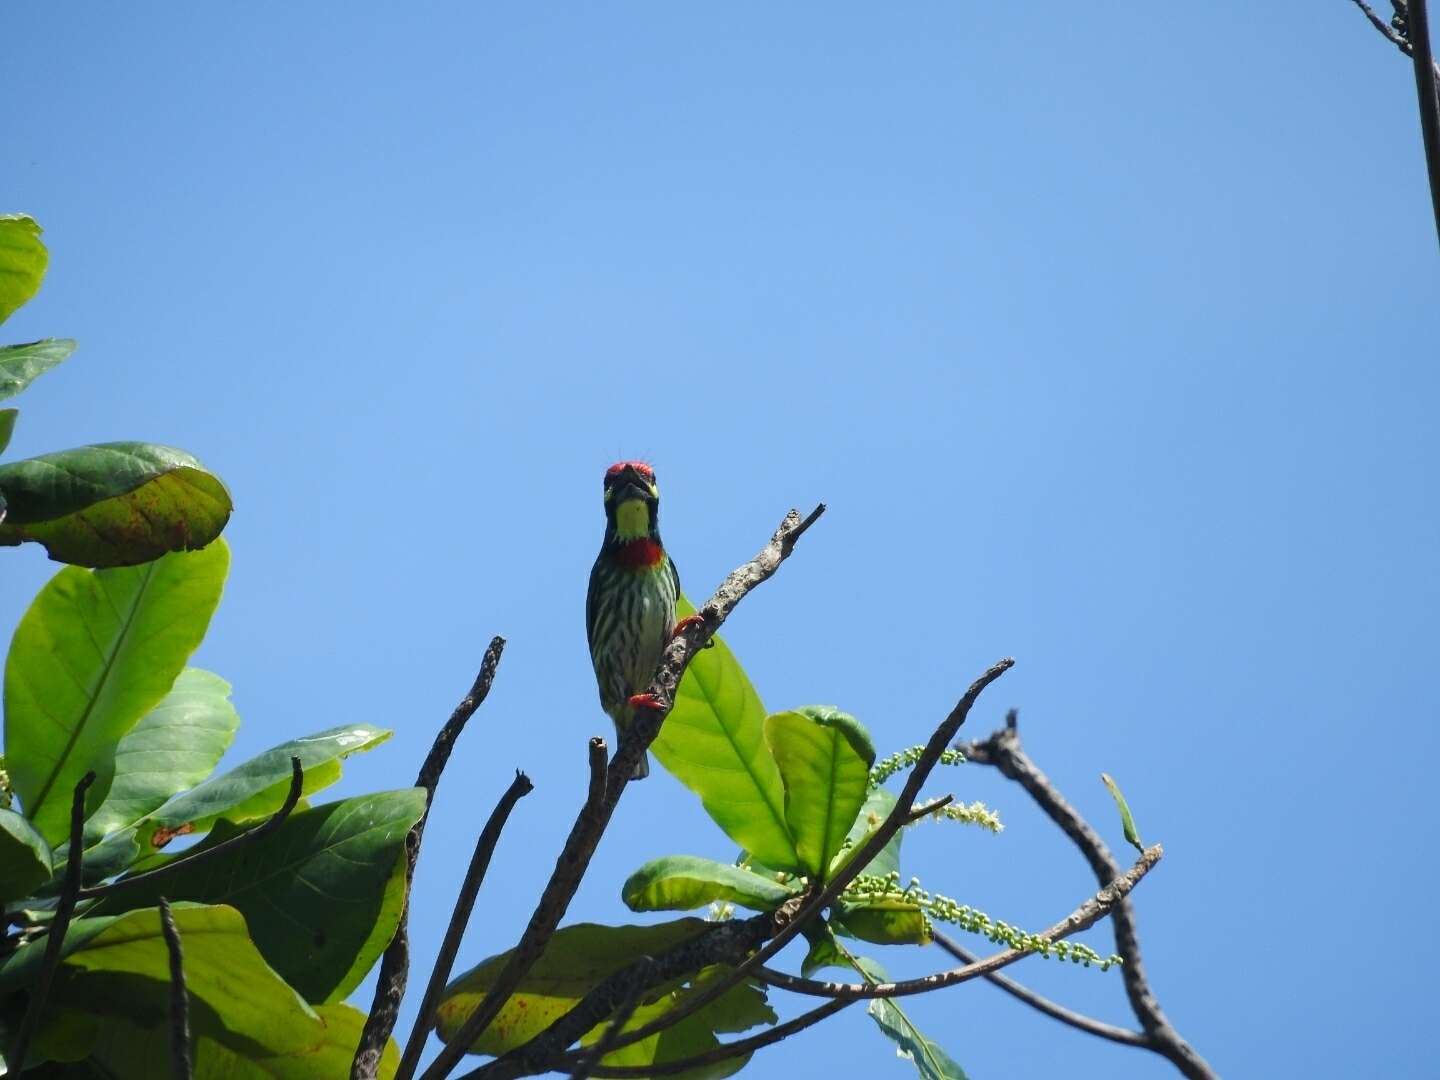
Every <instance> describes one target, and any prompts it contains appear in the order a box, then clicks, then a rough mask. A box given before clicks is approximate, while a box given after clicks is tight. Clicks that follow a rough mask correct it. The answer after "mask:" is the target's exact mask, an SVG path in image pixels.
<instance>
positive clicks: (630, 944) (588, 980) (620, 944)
mask: <svg viewBox="0 0 1440 1080" xmlns="http://www.w3.org/2000/svg"><path fill="white" fill-rule="evenodd" d="M709 925H710V924H709V923H707V922H705V921H704V920H703V919H673V920H671V921H670V922H663V923H656V924H654V925H652V926H603V925H601V924H599V923H576V924H575V925H574V926H566V927H563V928H561V929H560V930H557V931H556V932H555V935H554V936H553V937H552V938H551V939H550V942H549V944H548V945H546V947H545V952H544V954H543V955H542V956H541V957H540V959H539V960H537V961H536V962H535V964H534V966H533V967H531V969H530V971H529V972H528V973H527V974H526V976H525V978H524V979H523V980H521V982H520V986H519V987H518V988H517V989H516V991H515V993H514V994H513V995H512V996H511V997H510V1000H509V1001H507V1002H506V1003H505V1007H504V1008H503V1009H501V1010H500V1014H499V1015H498V1016H497V1017H496V1018H495V1021H494V1023H492V1024H491V1025H490V1026H489V1027H488V1028H487V1029H486V1030H485V1033H484V1034H483V1035H481V1036H480V1038H479V1040H478V1041H477V1042H476V1043H475V1045H474V1046H473V1047H472V1052H474V1053H479V1054H496V1055H499V1054H503V1053H505V1052H506V1051H507V1050H512V1049H514V1048H515V1047H517V1046H521V1045H523V1044H524V1043H526V1042H529V1041H530V1039H532V1038H533V1037H534V1036H536V1035H538V1034H539V1033H540V1032H542V1031H544V1030H545V1029H546V1028H547V1027H549V1026H550V1025H551V1024H552V1023H554V1022H555V1021H556V1020H558V1019H559V1018H560V1017H562V1016H564V1015H565V1014H566V1013H567V1012H569V1011H570V1009H571V1008H573V1007H574V1005H575V1003H576V1002H578V1001H579V1000H580V999H581V998H582V997H584V996H585V995H586V994H587V993H589V992H590V991H591V990H592V989H594V987H595V986H596V984H598V983H599V982H600V981H601V980H602V979H604V978H605V977H606V976H607V975H609V974H611V973H612V972H614V971H617V970H619V969H620V968H622V967H625V966H626V965H627V964H631V963H633V962H634V961H635V960H636V959H637V958H638V957H640V956H646V955H650V956H654V955H655V954H657V953H661V952H664V951H665V950H667V949H669V948H671V947H672V946H675V945H678V944H680V943H681V942H682V941H688V940H689V939H690V938H693V937H694V936H695V935H697V934H699V933H701V932H702V931H704V930H705V928H706V927H707V926H709ZM509 957H510V954H509V953H508V952H506V953H500V954H499V955H498V956H492V957H490V958H489V959H488V960H485V961H483V962H482V963H480V964H478V965H477V966H475V967H473V968H471V969H470V970H469V971H467V972H465V974H463V975H461V976H459V977H458V978H456V979H454V980H452V981H451V983H450V985H449V986H447V987H446V988H445V992H444V993H443V994H442V995H441V998H440V1006H439V1008H438V1009H437V1010H436V1015H435V1029H436V1031H437V1032H438V1033H439V1035H440V1038H441V1039H443V1040H445V1041H446V1042H449V1041H450V1040H451V1039H452V1038H454V1037H455V1034H456V1032H458V1031H459V1030H460V1027H461V1025H462V1024H464V1022H465V1019H466V1017H468V1016H469V1015H470V1014H471V1013H472V1012H474V1011H475V1008H476V1006H478V1005H479V1004H480V1002H481V1001H482V1000H483V999H484V997H485V994H486V993H487V992H488V991H489V990H490V987H491V986H493V985H494V982H495V976H496V975H498V974H499V973H500V970H501V969H502V968H503V967H504V966H505V963H506V961H507V960H508V959H509Z"/></svg>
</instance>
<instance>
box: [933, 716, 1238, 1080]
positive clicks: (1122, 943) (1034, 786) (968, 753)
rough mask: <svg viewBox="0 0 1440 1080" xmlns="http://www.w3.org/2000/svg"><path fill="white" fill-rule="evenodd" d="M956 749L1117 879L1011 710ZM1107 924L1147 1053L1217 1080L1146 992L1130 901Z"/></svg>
mask: <svg viewBox="0 0 1440 1080" xmlns="http://www.w3.org/2000/svg"><path fill="white" fill-rule="evenodd" d="M956 748H957V749H959V750H961V751H963V752H964V754H965V758H966V760H968V761H971V762H973V763H975V764H978V765H993V766H994V767H995V768H997V769H999V770H1000V772H1001V774H1002V775H1004V776H1005V777H1007V778H1008V779H1011V780H1014V781H1016V782H1017V783H1018V784H1019V785H1020V786H1021V787H1023V788H1024V789H1025V790H1026V792H1028V793H1029V795H1030V797H1031V798H1032V799H1034V800H1035V802H1036V804H1037V805H1038V806H1039V807H1040V809H1041V810H1042V811H1044V813H1045V815H1046V816H1047V817H1049V818H1050V820H1051V821H1053V822H1054V823H1055V824H1056V825H1058V826H1060V829H1061V831H1063V832H1064V833H1065V835H1066V836H1068V837H1069V838H1070V840H1071V842H1072V843H1073V844H1074V845H1075V846H1076V847H1077V848H1078V849H1079V850H1080V853H1081V854H1082V855H1083V856H1084V857H1085V861H1086V862H1088V863H1089V864H1090V869H1091V870H1092V871H1093V872H1094V874H1095V878H1096V880H1097V881H1099V882H1100V884H1101V885H1108V884H1110V882H1112V881H1114V880H1115V879H1116V878H1117V877H1119V875H1120V864H1119V862H1117V861H1116V859H1115V856H1114V855H1113V854H1111V852H1110V849H1109V848H1108V847H1107V846H1106V845H1105V841H1104V840H1102V839H1100V836H1099V834H1098V833H1096V832H1095V830H1094V829H1093V828H1091V827H1090V824H1089V823H1088V822H1087V821H1086V820H1085V819H1084V818H1082V817H1081V816H1080V814H1079V812H1078V811H1076V810H1075V808H1074V807H1073V806H1071V805H1070V804H1069V803H1068V802H1067V801H1066V800H1065V797H1064V796H1063V795H1061V794H1060V791H1059V789H1058V788H1056V787H1055V785H1054V783H1052V782H1051V780H1050V778H1049V777H1048V776H1046V775H1045V774H1044V773H1043V772H1041V771H1040V769H1039V767H1038V766H1037V765H1036V764H1035V762H1034V761H1032V760H1031V759H1030V757H1029V755H1028V754H1026V753H1025V751H1024V750H1023V749H1021V746H1020V730H1019V717H1018V714H1017V713H1016V712H1015V710H1013V709H1012V710H1011V711H1010V712H1009V714H1008V715H1007V716H1006V717H1005V726H1004V727H1003V728H1001V729H1000V730H999V731H996V732H995V733H994V734H993V735H991V736H990V737H989V738H987V739H984V740H982V741H979V742H971V743H964V744H960V745H958V746H957V747H956ZM1110 922H1111V925H1112V926H1114V928H1115V951H1116V952H1117V953H1119V954H1120V956H1121V958H1122V959H1123V960H1124V963H1123V964H1121V966H1120V976H1121V978H1122V979H1123V980H1124V983H1125V993H1126V995H1127V996H1128V997H1129V999H1130V1008H1131V1010H1132V1011H1133V1012H1134V1013H1135V1019H1137V1020H1138V1021H1140V1027H1141V1029H1142V1030H1143V1031H1144V1032H1145V1036H1146V1039H1147V1048H1148V1049H1150V1050H1153V1051H1154V1052H1155V1053H1157V1054H1160V1055H1161V1056H1162V1057H1164V1058H1166V1059H1167V1060H1169V1061H1170V1062H1171V1063H1172V1064H1173V1065H1174V1066H1175V1067H1176V1068H1177V1069H1179V1070H1180V1072H1181V1073H1183V1074H1184V1075H1185V1076H1187V1077H1190V1078H1191V1080H1217V1078H1216V1075H1215V1072H1214V1071H1213V1070H1212V1069H1211V1068H1210V1066H1209V1064H1208V1063H1207V1062H1206V1061H1205V1059H1204V1058H1202V1057H1201V1056H1200V1055H1199V1054H1198V1053H1196V1051H1195V1049H1194V1048H1193V1047H1192V1046H1191V1045H1190V1044H1189V1043H1188V1042H1186V1041H1185V1040H1184V1039H1183V1038H1181V1036H1180V1033H1179V1032H1178V1031H1176V1030H1175V1028H1174V1027H1173V1026H1172V1025H1171V1023H1170V1021H1169V1020H1168V1019H1167V1018H1166V1016H1165V1013H1164V1011H1163V1010H1161V1008H1160V1002H1159V1000H1158V999H1157V998H1156V997H1155V993H1154V991H1153V990H1152V989H1151V988H1150V981H1149V979H1148V978H1147V977H1146V975H1145V963H1144V960H1143V959H1142V957H1141V955H1140V938H1139V934H1138V932H1137V931H1136V929H1135V910H1134V908H1133V907H1132V906H1131V904H1130V901H1129V900H1127V899H1122V900H1121V901H1120V903H1119V904H1118V905H1116V907H1115V910H1114V911H1113V912H1111V915H1110Z"/></svg>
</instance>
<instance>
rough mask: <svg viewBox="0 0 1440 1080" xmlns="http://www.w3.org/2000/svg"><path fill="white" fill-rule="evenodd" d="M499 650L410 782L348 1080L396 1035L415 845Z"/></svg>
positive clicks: (406, 964) (357, 1079) (364, 1073)
mask: <svg viewBox="0 0 1440 1080" xmlns="http://www.w3.org/2000/svg"><path fill="white" fill-rule="evenodd" d="M504 651H505V639H504V638H502V637H500V636H499V635H496V636H495V637H493V638H491V639H490V645H489V646H488V647H487V648H486V650H485V656H484V657H483V658H482V659H481V661H480V672H479V674H477V675H476V676H475V682H474V683H473V684H472V685H471V687H470V691H469V692H468V693H467V694H466V695H465V696H464V697H463V698H461V699H460V704H458V705H456V706H455V709H454V711H453V712H451V714H450V719H449V720H447V721H445V725H444V727H442V728H441V729H440V733H439V734H438V735H436V736H435V742H434V743H433V744H432V745H431V747H430V752H429V753H428V754H426V755H425V761H424V762H423V763H422V764H421V766H420V772H419V773H418V774H417V775H416V777H415V786H416V787H421V788H424V789H425V813H424V814H422V815H421V817H420V820H419V821H417V822H416V823H415V825H414V826H413V827H412V828H411V829H410V831H409V832H408V833H406V834H405V894H404V899H403V900H402V901H401V904H400V921H399V923H398V924H397V925H396V927H395V935H394V936H393V937H392V938H391V939H390V944H389V945H387V946H386V947H385V953H384V955H383V956H382V957H381V958H380V977H379V979H378V980H377V981H376V983H375V997H374V999H373V1000H372V1001H371V1004H370V1013H369V1015H368V1016H366V1017H365V1028H364V1030H363V1031H361V1033H360V1044H359V1045H358V1046H357V1047H356V1048H355V1058H354V1060H353V1061H351V1063H350V1080H375V1077H377V1076H378V1075H379V1072H380V1059H381V1057H382V1056H383V1055H384V1053H385V1044H386V1043H388V1042H389V1041H390V1033H391V1032H392V1031H394V1030H395V1020H396V1018H397V1017H398V1016H399V1015H400V1002H401V1001H402V1000H404V997H405V984H406V982H407V981H408V980H409V978H410V931H409V921H410V886H411V883H412V882H413V881H414V880H415V862H416V860H417V859H419V857H420V841H421V839H422V838H423V836H424V834H425V822H426V821H427V820H428V819H429V817H430V804H431V803H433V802H434V801H435V788H436V786H437V785H438V784H439V783H440V775H441V774H442V773H443V772H444V771H445V765H446V764H447V763H448V762H449V760H450V752H451V751H452V750H453V749H455V742H456V740H457V739H459V738H460V733H461V732H462V731H464V730H465V725H466V724H467V723H469V721H470V717H472V716H474V715H475V710H476V709H478V708H479V707H480V706H481V704H482V703H483V702H484V701H485V698H486V697H487V696H488V695H489V693H490V687H491V685H492V684H493V683H494V682H495V670H496V668H498V667H499V666H500V654H501V653H502V652H504Z"/></svg>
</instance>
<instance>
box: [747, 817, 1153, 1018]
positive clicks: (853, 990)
mask: <svg viewBox="0 0 1440 1080" xmlns="http://www.w3.org/2000/svg"><path fill="white" fill-rule="evenodd" d="M1164 854H1165V852H1164V849H1163V848H1161V846H1160V845H1159V844H1155V845H1154V846H1153V847H1148V848H1146V849H1145V851H1144V852H1143V853H1142V854H1141V856H1140V858H1139V859H1137V860H1136V862H1135V865H1134V866H1132V867H1131V868H1130V869H1129V870H1127V871H1126V872H1125V873H1123V874H1121V875H1120V876H1119V877H1117V878H1116V879H1115V880H1114V881H1112V882H1110V884H1109V885H1106V886H1105V887H1104V888H1103V889H1101V890H1100V891H1099V892H1097V893H1096V894H1095V895H1094V896H1092V897H1091V898H1090V899H1089V900H1086V901H1085V902H1084V903H1083V904H1081V905H1080V906H1079V907H1077V908H1076V909H1075V910H1074V911H1072V912H1071V913H1070V914H1069V915H1067V916H1065V918H1063V919H1061V920H1060V921H1059V922H1058V923H1056V924H1055V925H1054V926H1052V927H1050V929H1048V930H1045V931H1043V932H1042V933H1040V934H1037V935H1036V938H1037V939H1039V940H1040V941H1042V942H1047V943H1049V942H1055V941H1060V940H1061V939H1063V938H1067V937H1069V936H1070V935H1072V934H1078V933H1079V932H1080V931H1082V930H1086V929H1088V928H1089V927H1091V926H1094V925H1095V924H1096V923H1097V922H1099V921H1100V920H1101V919H1103V918H1104V917H1105V916H1106V915H1108V914H1109V913H1110V912H1111V911H1112V910H1114V908H1115V906H1116V905H1117V904H1119V903H1120V901H1121V900H1122V899H1124V898H1125V897H1126V896H1127V895H1129V893H1130V891H1131V890H1132V889H1134V888H1135V886H1136V885H1138V884H1139V883H1140V881H1141V879H1142V878H1144V877H1145V875H1146V874H1148V873H1149V872H1150V871H1151V870H1152V869H1153V868H1154V866H1155V864H1156V863H1158V862H1159V861H1160V858H1161V856H1163V855H1164ZM1036 952H1037V950H1036V949H1033V948H1025V949H1006V950H1004V951H1003V952H998V953H994V954H992V955H990V956H987V957H986V958H985V959H983V960H976V961H975V962H974V963H970V964H965V965H964V966H963V967H958V968H951V969H950V970H949V971H937V972H936V973H935V974H933V975H926V976H923V977H922V978H919V979H902V980H900V981H899V982H863V983H839V982H825V981H822V980H819V979H805V978H802V977H800V976H798V975H790V974H787V973H786V972H783V971H775V970H773V969H771V968H766V967H760V968H755V969H753V971H752V974H753V975H754V977H755V978H757V979H759V980H760V981H761V982H763V983H767V984H769V985H770V986H775V987H779V988H780V989H781V990H789V991H790V992H792V993H795V994H809V995H810V996H812V997H828V998H844V999H846V1000H849V1001H853V1000H855V999H857V998H894V997H909V996H911V995H913V994H927V993H929V992H930V991H932V990H939V989H942V988H943V987H946V986H955V985H957V984H959V983H963V982H969V981H970V980H971V979H977V978H980V977H982V976H984V975H988V974H989V973H990V972H992V971H998V970H1000V969H1001V968H1003V967H1008V966H1009V965H1011V964H1013V963H1015V961H1017V960H1023V959H1024V958H1025V957H1027V956H1033V955H1034V954H1035V953H1036Z"/></svg>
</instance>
